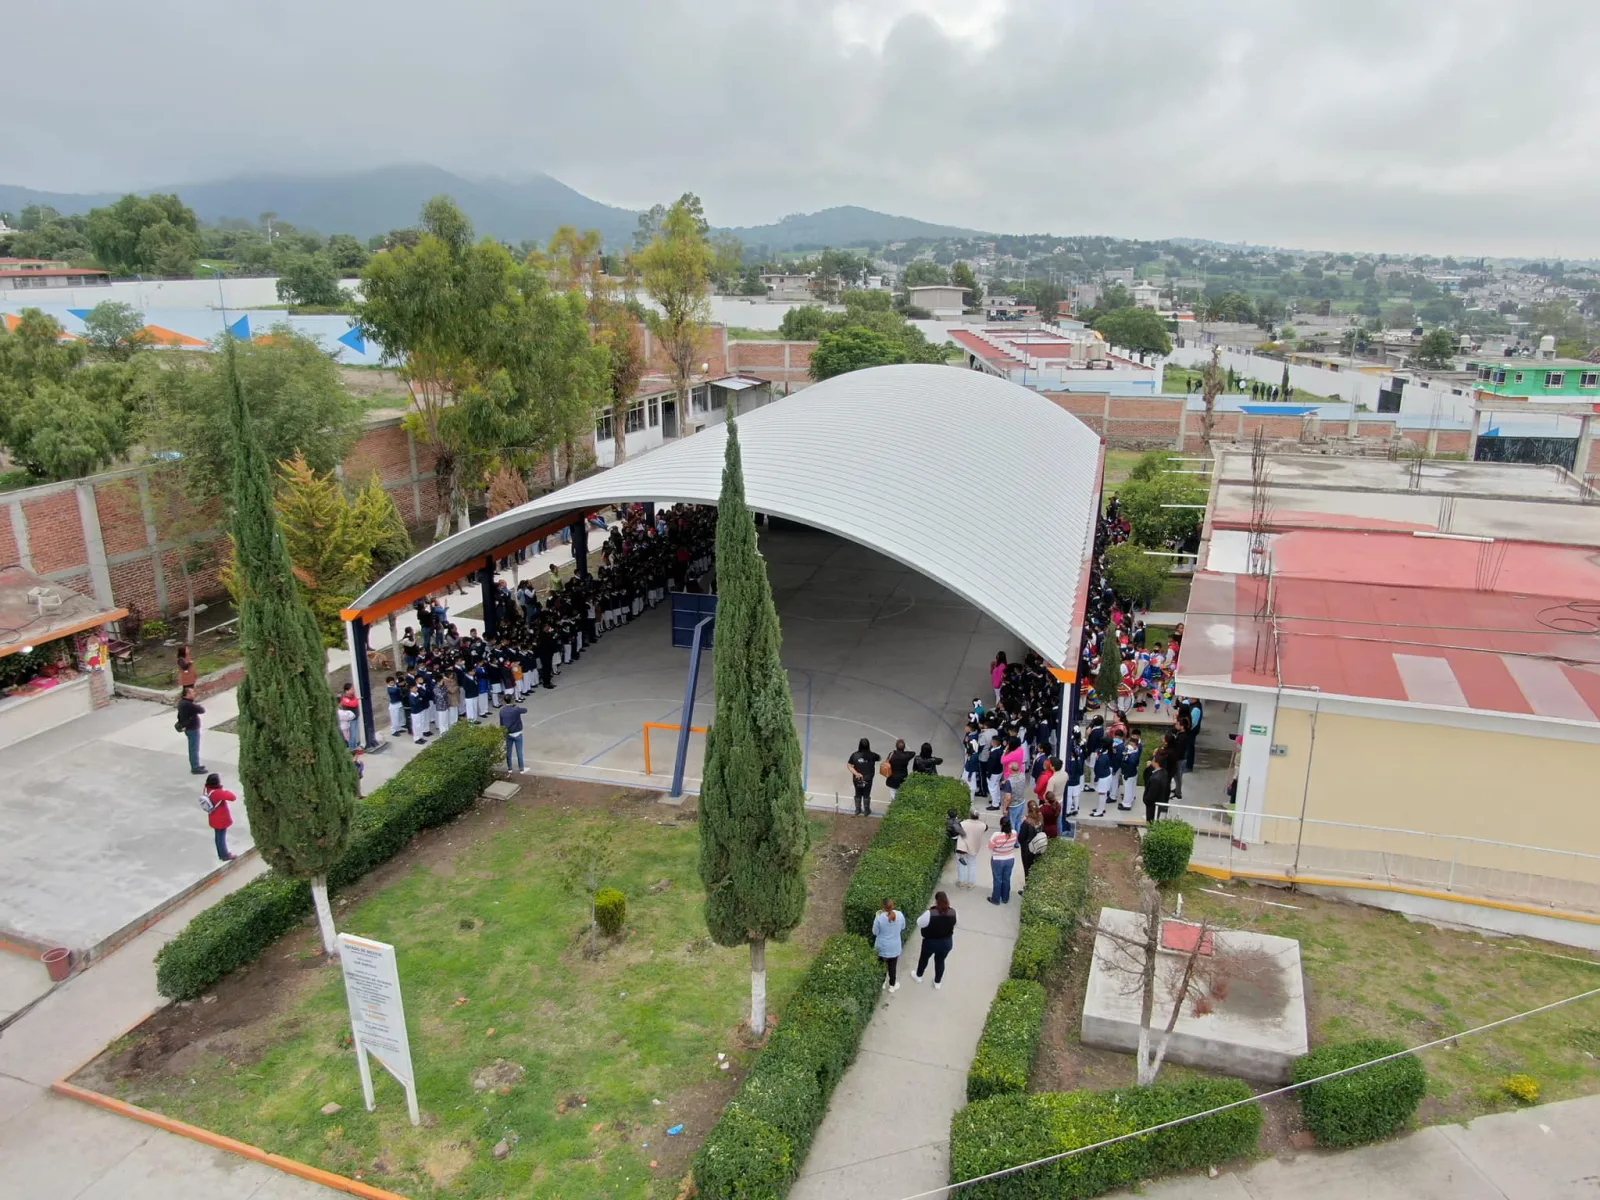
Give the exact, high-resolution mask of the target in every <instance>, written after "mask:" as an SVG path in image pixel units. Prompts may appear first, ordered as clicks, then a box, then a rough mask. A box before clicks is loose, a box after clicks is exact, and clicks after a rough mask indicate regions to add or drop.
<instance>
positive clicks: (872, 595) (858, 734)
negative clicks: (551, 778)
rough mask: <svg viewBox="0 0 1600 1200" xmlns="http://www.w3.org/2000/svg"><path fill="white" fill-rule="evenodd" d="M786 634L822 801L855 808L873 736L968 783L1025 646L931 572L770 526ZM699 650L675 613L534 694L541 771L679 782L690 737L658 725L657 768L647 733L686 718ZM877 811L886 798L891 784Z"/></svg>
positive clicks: (800, 719)
mask: <svg viewBox="0 0 1600 1200" xmlns="http://www.w3.org/2000/svg"><path fill="white" fill-rule="evenodd" d="M761 550H762V553H763V555H764V556H765V558H766V563H767V574H768V578H769V579H770V580H771V582H772V591H773V598H774V600H775V601H776V603H777V606H778V615H779V619H780V621H781V622H782V625H783V661H784V665H785V666H786V667H787V668H788V670H789V684H790V687H791V689H792V691H793V693H794V707H795V730H796V733H797V735H798V736H799V738H800V746H801V752H802V755H803V759H804V778H805V788H806V793H807V796H808V798H809V802H810V803H811V804H812V805H813V806H817V807H828V808H831V807H833V806H834V805H835V803H838V804H839V805H841V806H842V807H843V808H844V809H846V810H849V809H851V808H852V800H851V795H852V792H851V785H850V778H849V772H848V771H847V770H846V768H845V765H844V760H845V759H846V758H847V757H848V756H849V755H850V753H851V752H852V751H853V750H854V749H855V747H856V743H857V741H858V740H859V739H861V738H863V737H866V738H870V739H871V740H872V748H873V749H874V750H876V751H877V752H879V753H880V754H887V752H888V751H889V750H891V749H893V747H894V740H895V739H896V738H904V739H905V740H906V744H907V746H908V747H910V748H911V749H912V750H916V749H917V747H918V746H919V745H920V744H921V743H922V742H924V741H928V742H932V743H933V747H934V753H935V754H938V755H940V756H941V757H942V758H944V760H945V762H944V765H943V766H942V767H940V773H941V774H958V773H959V769H960V767H959V755H960V734H961V729H962V725H963V722H964V721H965V719H966V713H967V710H968V707H969V706H970V704H971V702H972V699H973V697H975V696H978V697H982V698H983V699H984V702H985V704H988V703H990V702H991V701H992V695H991V690H990V687H989V662H990V660H991V659H992V658H993V657H994V652H995V651H996V650H1000V649H1004V650H1005V651H1006V652H1007V653H1008V654H1009V655H1012V656H1013V657H1015V656H1016V655H1017V654H1018V653H1020V651H1021V646H1020V644H1019V643H1018V641H1017V639H1016V638H1015V637H1014V636H1012V635H1011V634H1010V633H1008V632H1007V631H1006V630H1004V629H1003V628H1001V627H1000V626H999V625H998V624H997V623H996V622H994V621H993V620H991V619H990V618H989V617H988V616H986V615H985V614H983V613H982V612H980V611H979V610H978V609H977V608H975V607H974V606H972V605H971V604H968V603H967V602H966V601H964V600H962V599H960V598H959V597H957V596H956V595H954V594H953V593H951V592H950V591H948V590H947V589H946V588H944V587H943V586H941V585H940V584H938V583H935V582H934V581H933V580H931V579H929V578H927V577H926V576H924V575H921V574H919V573H918V572H916V571H914V570H912V569H910V568H909V567H905V566H902V565H901V564H899V563H898V562H895V561H893V560H891V559H888V558H885V557H884V556H883V555H881V554H878V553H876V552H874V551H872V550H868V549H866V548H865V547H863V546H859V545H857V544H855V543H853V542H849V541H846V540H844V539H842V538H839V537H835V536H833V535H832V534H828V533H823V532H820V531H818V530H813V529H809V528H806V527H802V526H796V525H790V524H784V525H783V526H782V527H781V528H773V529H771V530H766V529H763V530H762V531H761ZM688 666H689V652H688V651H687V650H681V649H674V648H673V646H672V645H671V615H670V612H669V610H668V607H667V606H666V605H661V606H660V607H658V608H657V609H656V610H655V611H654V612H647V613H646V614H645V615H644V616H643V617H642V618H641V619H639V620H637V621H634V622H632V623H630V624H629V625H627V626H625V627H624V628H622V629H620V630H614V631H613V632H612V633H610V634H608V635H606V636H605V637H603V638H602V639H601V641H600V643H599V644H598V645H596V646H595V647H593V648H592V649H591V650H589V651H586V652H585V653H584V655H583V658H582V659H581V660H580V661H579V662H576V663H574V664H572V665H571V666H569V667H568V668H567V669H566V671H565V673H564V674H562V675H561V676H560V677H559V678H558V680H557V684H558V686H557V689H556V690H555V691H553V692H546V691H541V692H539V693H537V695H535V696H533V697H531V698H530V703H529V714H528V718H527V721H526V725H527V737H526V739H525V741H526V753H527V756H528V764H527V767H528V770H529V771H530V772H537V773H540V774H546V775H560V776H567V777H572V778H580V779H598V780H608V781H613V782H617V783H627V784H632V785H636V786H641V785H642V786H650V787H661V788H665V787H666V786H668V785H669V784H670V782H671V778H672V760H673V754H674V752H675V750H676V739H677V733H676V732H675V731H673V730H652V731H651V745H650V750H651V771H650V773H649V774H648V775H647V774H646V773H645V763H644V742H643V737H642V726H643V724H644V723H645V722H647V721H657V722H663V723H667V724H676V723H678V721H679V718H680V713H681V711H682V707H683V692H684V688H685V686H686V683H687V671H688ZM712 674H713V671H712V656H711V655H710V654H707V655H706V656H705V659H704V662H703V663H702V665H701V674H700V687H699V691H698V694H697V697H696V704H695V715H694V724H695V725H698V726H704V725H706V724H708V723H710V721H711V719H712V717H713V716H714V714H715V692H714V689H713V686H712ZM704 749H705V738H704V737H703V736H701V735H699V734H695V735H693V736H692V737H691V738H690V742H689V755H688V762H687V766H686V768H685V790H687V791H689V792H695V791H697V790H698V788H699V783H700V774H701V770H702V763H703V754H704ZM873 798H874V801H875V803H876V804H877V805H878V806H881V805H882V804H883V803H884V802H886V801H887V800H888V793H887V791H886V790H885V788H884V786H883V780H882V779H881V778H879V779H878V780H877V781H876V783H875V784H874V787H873Z"/></svg>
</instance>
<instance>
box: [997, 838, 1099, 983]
mask: <svg viewBox="0 0 1600 1200" xmlns="http://www.w3.org/2000/svg"><path fill="white" fill-rule="evenodd" d="M1089 867H1090V858H1089V847H1088V846H1085V845H1082V844H1080V843H1078V842H1068V841H1064V840H1061V839H1057V840H1056V841H1053V842H1051V843H1050V848H1049V849H1048V850H1046V851H1045V852H1044V854H1043V855H1042V856H1040V857H1039V858H1038V859H1036V860H1035V861H1034V864H1033V870H1032V871H1029V872H1028V881H1027V883H1028V886H1027V888H1026V890H1024V891H1023V893H1022V913H1021V920H1022V926H1021V928H1020V929H1019V930H1018V933H1017V944H1016V947H1015V948H1014V949H1013V950H1012V952H1011V977H1012V978H1013V979H1043V978H1044V973H1045V972H1046V971H1047V970H1049V969H1050V968H1051V967H1052V966H1054V965H1055V964H1056V963H1057V962H1058V961H1059V960H1060V959H1061V956H1062V955H1063V954H1065V953H1066V950H1067V947H1068V946H1070V945H1071V944H1072V938H1073V935H1074V932H1075V931H1076V929H1077V924H1078V922H1079V921H1080V920H1081V919H1082V918H1083V915H1084V908H1085V906H1086V905H1087V904H1088V902H1089V878H1090V874H1089Z"/></svg>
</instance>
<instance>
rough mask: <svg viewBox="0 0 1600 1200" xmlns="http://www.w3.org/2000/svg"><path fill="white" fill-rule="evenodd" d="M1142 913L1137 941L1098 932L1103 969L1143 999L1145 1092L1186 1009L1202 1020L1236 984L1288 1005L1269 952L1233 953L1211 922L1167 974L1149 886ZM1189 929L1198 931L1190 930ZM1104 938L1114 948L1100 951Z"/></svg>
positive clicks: (1140, 1056)
mask: <svg viewBox="0 0 1600 1200" xmlns="http://www.w3.org/2000/svg"><path fill="white" fill-rule="evenodd" d="M1139 911H1140V913H1141V914H1142V915H1143V917H1144V927H1143V929H1142V930H1141V931H1140V932H1139V933H1138V934H1137V935H1130V934H1128V933H1126V932H1124V931H1123V930H1121V929H1113V928H1111V927H1109V926H1107V925H1105V924H1103V923H1102V924H1099V925H1097V926H1096V927H1095V934H1096V935H1097V937H1096V945H1097V957H1098V960H1099V962H1100V965H1101V966H1102V967H1103V968H1104V969H1105V970H1106V971H1108V972H1110V973H1111V974H1113V975H1114V976H1116V977H1118V978H1119V979H1121V980H1122V981H1123V987H1122V992H1123V994H1124V995H1130V996H1131V995H1138V996H1139V997H1140V1003H1139V1044H1138V1048H1137V1050H1136V1051H1135V1058H1134V1062H1135V1076H1134V1078H1135V1082H1136V1083H1138V1084H1139V1085H1141V1086H1143V1085H1146V1084H1151V1083H1154V1082H1155V1081H1156V1076H1157V1075H1159V1074H1160V1073H1161V1066H1162V1063H1164V1062H1165V1061H1166V1057H1167V1048H1168V1047H1169V1046H1170V1045H1171V1044H1172V1032H1173V1030H1174V1029H1175V1028H1176V1027H1177V1024H1178V1017H1179V1016H1180V1015H1181V1014H1182V1012H1183V1007H1184V1005H1185V1004H1187V1005H1189V1006H1190V1011H1191V1014H1192V1015H1193V1016H1196V1017H1203V1016H1205V1015H1206V1014H1207V1013H1210V1012H1212V1011H1214V1010H1215V1007H1216V1005H1217V1004H1218V1003H1220V1002H1222V1001H1224V1000H1226V999H1227V997H1228V994H1229V991H1230V990H1231V989H1232V988H1233V987H1234V986H1235V985H1237V984H1240V983H1248V984H1251V985H1253V986H1254V987H1255V989H1256V990H1257V991H1258V992H1260V993H1262V994H1263V995H1264V997H1266V998H1268V999H1276V1000H1277V1001H1279V1002H1281V1001H1282V999H1283V995H1282V987H1281V984H1280V983H1279V982H1278V972H1277V960H1276V957H1275V956H1274V955H1273V954H1272V953H1270V952H1269V951H1257V950H1241V949H1238V948H1229V947H1227V946H1226V945H1225V944H1224V943H1223V942H1222V941H1221V940H1219V939H1218V938H1217V936H1216V934H1217V932H1218V931H1217V930H1215V929H1214V928H1213V927H1212V925H1211V922H1210V920H1209V919H1205V920H1202V921H1201V922H1200V924H1199V926H1198V928H1197V929H1196V935H1195V938H1194V945H1193V946H1191V947H1190V948H1189V950H1188V951H1187V952H1186V953H1184V954H1183V956H1182V960H1181V965H1180V963H1179V962H1177V961H1175V960H1174V959H1173V958H1167V959H1166V960H1165V962H1166V963H1167V964H1168V965H1167V969H1165V970H1163V969H1162V965H1163V958H1162V951H1161V926H1162V919H1163V918H1162V914H1161V893H1160V892H1159V891H1158V890H1157V889H1156V887H1155V885H1154V884H1152V883H1149V882H1148V881H1147V882H1145V883H1144V884H1143V885H1142V887H1141V888H1140V894H1139ZM1190 928H1196V927H1194V926H1190ZM1101 935H1103V936H1104V937H1105V939H1106V941H1107V942H1108V943H1110V944H1109V947H1106V948H1100V947H1099V940H1098V939H1099V936H1101ZM1158 1006H1159V1007H1160V1008H1161V1010H1162V1011H1163V1012H1165V1014H1166V1022H1165V1024H1164V1025H1163V1026H1162V1027H1161V1029H1160V1030H1159V1031H1157V1030H1156V1029H1155V1028H1154V1021H1155V1019H1156V1010H1157V1008H1158Z"/></svg>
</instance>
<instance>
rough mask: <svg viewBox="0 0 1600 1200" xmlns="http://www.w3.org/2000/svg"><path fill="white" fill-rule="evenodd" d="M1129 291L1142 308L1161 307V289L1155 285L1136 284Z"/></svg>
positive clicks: (1135, 302)
mask: <svg viewBox="0 0 1600 1200" xmlns="http://www.w3.org/2000/svg"><path fill="white" fill-rule="evenodd" d="M1128 291H1129V293H1130V294H1131V295H1132V296H1133V302H1134V304H1136V305H1138V306H1139V307H1140V308H1160V307H1161V289H1160V288H1159V287H1157V286H1156V285H1155V284H1153V283H1136V284H1134V285H1133V286H1132V287H1131V288H1129V289H1128Z"/></svg>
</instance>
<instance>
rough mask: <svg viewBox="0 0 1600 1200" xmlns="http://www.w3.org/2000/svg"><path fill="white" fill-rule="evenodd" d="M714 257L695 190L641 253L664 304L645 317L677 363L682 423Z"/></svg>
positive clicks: (644, 275)
mask: <svg viewBox="0 0 1600 1200" xmlns="http://www.w3.org/2000/svg"><path fill="white" fill-rule="evenodd" d="M643 220H644V218H643V217H641V218H640V221H641V223H642V222H643ZM715 260H716V254H715V252H714V251H713V250H712V248H711V243H710V242H708V241H707V240H706V226H705V215H704V213H703V212H702V211H701V207H700V200H699V198H698V197H696V196H695V195H693V194H692V193H685V194H684V195H682V196H680V197H679V198H678V199H677V200H675V201H673V204H672V207H671V208H669V209H667V211H666V214H665V215H664V216H663V217H662V218H661V223H660V227H659V229H658V230H657V232H656V234H655V236H654V238H652V239H651V241H650V243H649V245H647V246H645V248H644V249H643V250H641V251H640V252H639V254H638V256H637V264H638V269H639V275H640V278H641V279H642V280H643V281H644V288H645V291H647V292H648V293H649V294H650V298H651V299H652V300H654V301H655V302H656V304H657V305H659V306H660V308H661V311H660V312H655V311H653V310H651V311H648V312H647V313H646V314H645V320H646V323H647V324H648V325H649V327H650V332H651V333H653V334H654V335H655V336H656V337H657V338H659V339H660V341H661V347H662V349H663V350H665V351H666V355H667V360H668V361H669V362H670V363H671V364H672V381H673V383H674V384H676V385H677V388H676V390H677V395H678V420H679V422H680V423H681V422H684V421H687V420H688V418H689V381H690V379H691V378H692V377H693V375H694V368H695V362H696V360H697V359H699V357H700V347H701V345H702V344H703V343H704V342H705V333H706V323H707V322H708V321H709V320H710V319H711V304H710V301H709V300H708V299H707V289H708V288H709V287H710V285H711V269H712V267H713V265H714V263H715Z"/></svg>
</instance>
